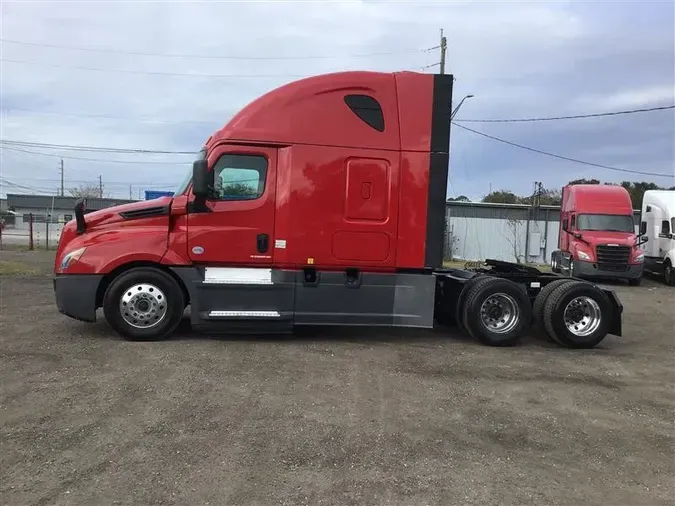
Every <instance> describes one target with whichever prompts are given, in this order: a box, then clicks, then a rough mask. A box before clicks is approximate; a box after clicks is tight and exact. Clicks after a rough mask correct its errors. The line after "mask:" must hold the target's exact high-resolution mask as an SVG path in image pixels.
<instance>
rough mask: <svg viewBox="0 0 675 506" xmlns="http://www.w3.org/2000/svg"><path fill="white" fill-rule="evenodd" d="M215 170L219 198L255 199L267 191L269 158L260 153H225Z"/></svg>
mask: <svg viewBox="0 0 675 506" xmlns="http://www.w3.org/2000/svg"><path fill="white" fill-rule="evenodd" d="M213 171H214V183H215V184H214V186H215V192H214V193H215V198H216V199H217V200H255V199H257V198H260V197H261V196H262V194H263V193H264V192H265V178H266V176H267V158H265V157H264V156H260V155H235V154H232V155H223V156H221V157H220V158H219V159H218V161H217V162H216V165H215V167H214V168H213Z"/></svg>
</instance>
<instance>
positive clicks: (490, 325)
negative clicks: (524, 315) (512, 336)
mask: <svg viewBox="0 0 675 506" xmlns="http://www.w3.org/2000/svg"><path fill="white" fill-rule="evenodd" d="M480 317H481V322H482V323H483V325H485V327H486V328H487V329H489V330H490V331H491V332H495V333H497V334H506V333H507V332H510V331H511V330H513V328H514V327H515V326H516V325H517V324H518V320H519V318H520V312H519V309H518V303H517V302H516V301H515V300H514V299H513V297H511V296H510V295H508V294H505V293H495V294H493V295H491V296H490V297H488V298H487V299H485V301H484V302H483V304H482V305H481V308H480Z"/></svg>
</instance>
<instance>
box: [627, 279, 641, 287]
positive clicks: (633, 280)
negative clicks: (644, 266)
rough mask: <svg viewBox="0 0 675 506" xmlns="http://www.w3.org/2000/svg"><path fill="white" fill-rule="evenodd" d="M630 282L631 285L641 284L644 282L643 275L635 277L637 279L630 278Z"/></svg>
mask: <svg viewBox="0 0 675 506" xmlns="http://www.w3.org/2000/svg"><path fill="white" fill-rule="evenodd" d="M628 284H629V285H630V286H640V285H641V284H642V277H639V278H635V279H629V280H628Z"/></svg>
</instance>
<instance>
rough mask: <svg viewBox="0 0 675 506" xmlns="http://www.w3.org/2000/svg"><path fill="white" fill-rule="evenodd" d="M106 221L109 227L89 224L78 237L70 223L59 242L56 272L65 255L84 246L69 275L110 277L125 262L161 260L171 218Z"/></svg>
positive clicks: (71, 265) (71, 266) (69, 269)
mask: <svg viewBox="0 0 675 506" xmlns="http://www.w3.org/2000/svg"><path fill="white" fill-rule="evenodd" d="M110 209H113V208H110ZM92 214H93V213H92ZM107 220H108V223H107V224H101V225H88V227H87V232H86V233H85V234H83V235H75V225H74V223H72V222H71V223H69V224H67V225H66V226H65V227H64V230H63V232H62V238H61V240H60V241H59V248H58V251H57V254H56V260H55V262H56V263H55V271H56V272H59V265H60V263H61V260H62V258H63V256H64V254H67V253H69V252H71V251H74V250H77V249H79V248H83V247H84V248H86V251H85V252H84V254H83V255H82V256H81V257H80V258H79V260H77V261H75V262H72V263H71V264H70V265H69V266H68V270H67V272H68V274H107V273H109V272H111V271H112V270H114V269H116V268H117V267H119V266H121V265H124V264H126V263H130V262H137V261H145V262H156V263H159V262H160V261H161V260H162V257H163V256H164V253H165V252H166V249H167V242H168V237H169V217H168V216H161V217H156V218H145V219H143V220H135V221H128V222H124V221H120V222H117V221H114V218H113V217H112V216H109V217H107Z"/></svg>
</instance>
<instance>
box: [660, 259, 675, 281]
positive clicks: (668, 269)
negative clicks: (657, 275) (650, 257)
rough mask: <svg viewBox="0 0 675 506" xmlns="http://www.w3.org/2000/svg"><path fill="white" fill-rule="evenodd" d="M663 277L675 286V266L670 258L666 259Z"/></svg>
mask: <svg viewBox="0 0 675 506" xmlns="http://www.w3.org/2000/svg"><path fill="white" fill-rule="evenodd" d="M663 277H664V278H665V282H666V284H667V285H668V286H675V267H673V264H671V263H670V260H666V261H665V264H664V266H663Z"/></svg>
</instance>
